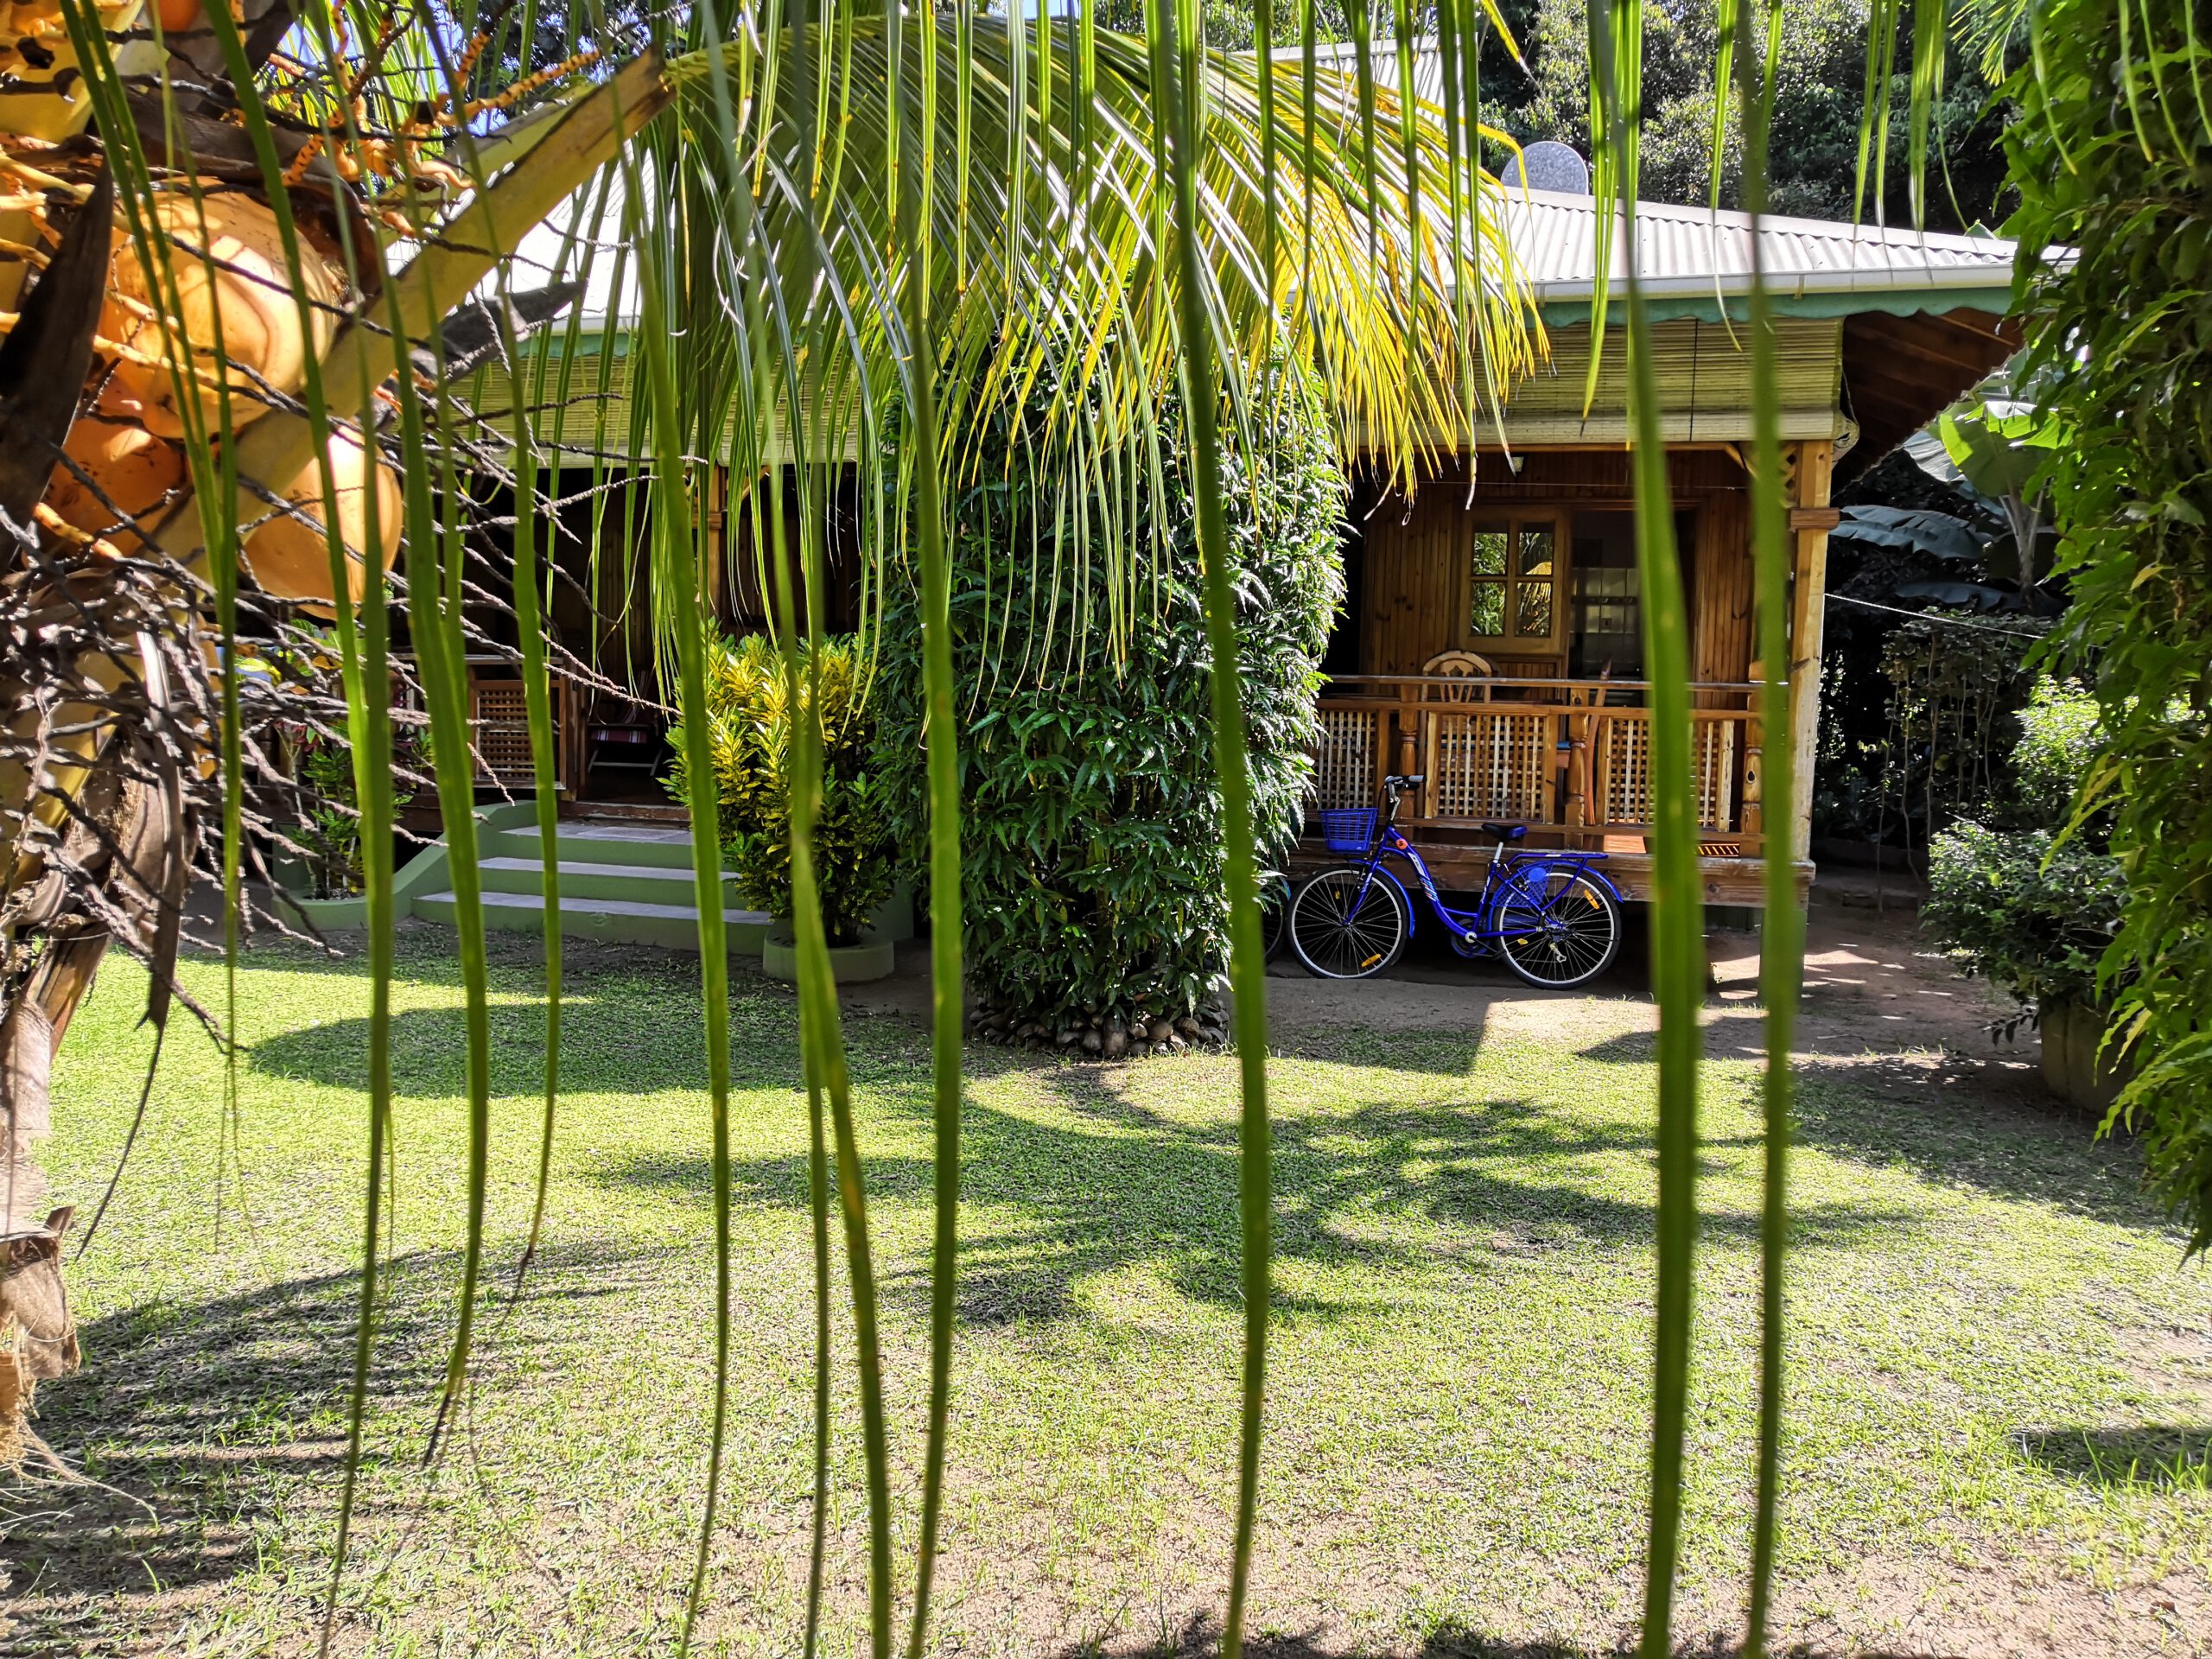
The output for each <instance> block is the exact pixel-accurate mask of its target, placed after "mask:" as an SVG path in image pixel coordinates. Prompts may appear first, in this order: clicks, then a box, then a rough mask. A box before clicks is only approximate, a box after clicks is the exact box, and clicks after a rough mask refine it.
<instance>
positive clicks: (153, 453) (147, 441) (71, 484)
mask: <svg viewBox="0 0 2212 1659" xmlns="http://www.w3.org/2000/svg"><path fill="white" fill-rule="evenodd" d="M61 448H62V451H63V453H64V454H67V456H68V457H69V458H70V460H72V461H75V462H76V463H77V465H78V466H79V467H83V468H84V469H85V472H86V475H87V476H89V477H90V478H91V479H92V481H93V482H94V483H95V484H97V485H98V486H99V489H100V493H101V494H104V495H105V496H106V497H107V499H108V500H110V501H111V502H113V503H114V504H115V505H116V506H117V507H118V508H120V509H121V510H122V512H124V514H125V515H126V516H127V517H129V518H134V519H136V520H137V521H138V522H139V523H140V524H147V523H148V520H149V516H150V515H151V514H152V513H153V512H154V511H155V510H156V508H158V507H159V506H160V505H162V500H163V499H164V498H166V497H167V496H168V493H169V492H170V491H171V490H173V489H175V488H176V487H177V486H179V485H181V484H182V483H183V482H184V472H185V467H184V451H183V450H182V449H181V448H178V447H177V446H176V445H175V444H174V443H171V442H168V441H167V440H166V439H163V438H157V437H156V436H154V435H153V434H152V433H150V432H149V431H147V430H146V429H144V428H143V427H142V426H139V425H137V424H136V423H133V422H129V421H118V420H110V419H106V418H105V417H103V416H99V415H86V416H79V419H78V420H77V422H76V423H75V424H74V425H73V426H72V427H71V428H70V429H69V436H68V439H67V442H64V443H63V444H62V446H61ZM46 504H47V505H48V506H50V507H52V508H53V509H54V512H57V513H59V514H60V516H61V518H62V519H63V520H64V522H66V523H67V524H73V525H75V526H76V527H77V528H78V529H79V530H81V531H84V532H85V533H86V535H88V536H112V535H113V534H114V533H115V531H116V530H117V529H118V525H117V523H116V515H115V514H114V513H113V512H110V511H109V510H108V509H107V507H105V505H102V504H101V502H100V499H99V496H97V495H95V494H93V493H92V491H91V490H89V489H87V488H86V487H85V486H84V484H83V483H82V482H80V481H79V479H78V477H77V475H76V474H74V473H73V472H71V471H70V470H69V469H68V468H67V467H64V466H61V465H60V464H58V463H57V464H56V465H55V467H54V475H53V477H52V478H51V479H49V480H48V483H47V486H46ZM126 551H130V552H136V551H137V549H136V548H127V549H126Z"/></svg>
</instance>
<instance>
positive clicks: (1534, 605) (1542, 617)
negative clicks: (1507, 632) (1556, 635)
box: [1513, 582, 1552, 639]
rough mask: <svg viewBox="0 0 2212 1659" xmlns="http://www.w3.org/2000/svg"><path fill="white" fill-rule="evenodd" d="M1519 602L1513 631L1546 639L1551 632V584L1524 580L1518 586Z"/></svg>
mask: <svg viewBox="0 0 2212 1659" xmlns="http://www.w3.org/2000/svg"><path fill="white" fill-rule="evenodd" d="M1519 594H1520V601H1521V602H1520V604H1519V605H1518V606H1517V607H1516V609H1515V613H1514V619H1513V631H1514V632H1516V633H1518V634H1521V635H1523V636H1525V637H1529V638H1534V639H1550V638H1551V633H1552V585H1551V583H1549V582H1522V583H1521V584H1520V588H1519Z"/></svg>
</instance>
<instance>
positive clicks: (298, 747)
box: [239, 630, 430, 899]
mask: <svg viewBox="0 0 2212 1659" xmlns="http://www.w3.org/2000/svg"><path fill="white" fill-rule="evenodd" d="M239 667H240V668H241V669H242V670H243V671H245V674H246V675H247V676H248V677H257V678H268V679H272V680H277V681H279V682H289V683H296V684H298V685H300V686H302V687H313V688H315V689H316V690H320V691H322V692H323V693H325V694H326V695H335V694H336V691H337V683H338V673H339V670H338V644H337V639H336V638H335V636H334V634H332V633H331V632H328V631H327V630H326V631H323V632H320V633H318V634H315V635H311V636H308V638H306V639H302V640H301V641H299V642H297V643H295V644H293V645H287V646H284V647H282V648H270V647H263V648H262V650H261V651H260V652H258V653H256V654H249V655H246V656H245V657H243V658H241V659H240V663H239ZM277 738H278V741H280V742H281V744H282V745H283V756H284V763H285V770H286V771H287V772H289V774H290V776H291V779H292V782H293V784H294V785H296V788H297V791H298V792H297V794H296V797H295V798H294V800H293V807H294V810H295V811H296V823H295V826H294V828H293V829H291V831H290V832H289V837H288V838H289V840H290V841H291V842H293V843H294V844H295V845H296V847H297V848H298V849H299V850H300V851H301V852H302V853H303V854H305V855H306V858H307V872H308V892H307V893H305V894H304V895H303V896H304V897H307V898H309V899H348V898H352V897H353V896H354V895H355V894H358V893H359V892H360V891H361V890H362V879H363V873H364V868H365V867H364V865H363V863H362V857H361V796H360V791H359V790H358V789H357V788H356V787H355V786H354V779H353V747H352V746H351V745H349V744H347V743H346V742H345V741H343V740H342V739H341V738H340V737H339V736H338V735H337V734H334V733H333V732H330V731H327V730H326V729H324V728H321V727H318V726H315V725H314V724H312V723H310V722H308V721H289V720H288V721H278V722H277ZM429 766H430V734H429V728H428V727H424V726H412V725H402V724H398V723H397V722H395V723H394V725H393V727H392V732H391V808H392V810H393V811H394V812H395V813H396V812H397V811H398V810H400V809H401V808H402V807H404V806H405V805H406V804H408V803H409V802H410V801H412V800H413V799H414V798H415V785H414V783H413V781H412V779H414V778H416V777H418V776H420V775H421V774H422V773H423V772H426V771H428V770H429Z"/></svg>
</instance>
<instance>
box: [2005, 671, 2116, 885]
mask: <svg viewBox="0 0 2212 1659" xmlns="http://www.w3.org/2000/svg"><path fill="white" fill-rule="evenodd" d="M2018 719H2019V722H2020V741H2018V742H2017V743H2015V744H2014V745H2013V746H2012V793H2013V802H2012V815H2013V817H2015V819H2016V820H2017V821H2018V823H2021V824H2022V825H2024V826H2029V825H2034V824H2038V823H2041V824H2060V823H2064V822H2065V821H2066V820H2067V818H2068V817H2069V815H2070V814H2071V813H2072V812H2073V810H2074V798H2075V792H2076V791H2079V790H2080V788H2081V787H2082V779H2084V778H2086V777H2088V775H2089V771H2090V768H2091V766H2094V763H2095V761H2096V759H2097V756H2098V754H2099V753H2101V751H2102V749H2103V747H2104V731H2103V728H2102V726H2101V724H2100V721H2099V711H2098V709H2097V700H2096V699H2095V698H2094V697H2093V696H2090V695H2089V694H2088V692H2086V691H2076V690H2072V689H2071V688H2069V687H2067V686H2063V685H2061V684H2060V683H2058V682H2056V681H2055V680H2050V679H2044V680H2040V681H2038V682H2037V684H2036V689H2035V691H2034V694H2033V695H2032V696H2031V697H2030V698H2029V700H2028V706H2027V707H2026V708H2024V709H2021V710H2020V712H2019V715H2018ZM2092 833H2094V834H2097V835H2098V836H2100V840H2099V843H2098V844H2099V845H2102V844H2103V843H2102V840H2101V836H2102V833H2103V831H2102V830H2101V829H2093V831H2092Z"/></svg>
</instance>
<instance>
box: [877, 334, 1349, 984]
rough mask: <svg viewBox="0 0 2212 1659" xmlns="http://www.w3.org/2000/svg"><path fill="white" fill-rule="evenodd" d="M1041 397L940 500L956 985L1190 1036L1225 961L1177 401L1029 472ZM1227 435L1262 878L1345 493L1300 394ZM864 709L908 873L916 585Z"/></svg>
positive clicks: (896, 582)
mask: <svg viewBox="0 0 2212 1659" xmlns="http://www.w3.org/2000/svg"><path fill="white" fill-rule="evenodd" d="M1058 393H1059V388H1058V387H1057V386H1056V385H1052V384H1049V383H1047V384H1040V385H1038V386H1036V387H1035V388H1033V390H1032V391H1031V393H1030V395H1029V397H1027V400H1026V401H1025V402H1023V403H1021V404H1019V405H1009V406H1007V407H1006V408H1004V409H1003V410H1001V413H1000V415H999V416H998V419H997V422H996V426H995V430H994V431H993V433H992V434H991V442H988V443H985V444H982V445H980V446H978V448H979V453H980V454H982V455H984V456H986V457H988V459H986V460H983V461H979V462H978V463H977V466H976V470H975V472H974V474H972V475H971V476H970V478H969V480H968V482H967V485H966V487H965V488H964V489H963V490H961V491H959V492H958V493H956V494H955V495H954V497H953V498H952V499H951V500H950V501H949V502H948V513H949V517H950V522H951V530H952V534H951V538H950V557H951V562H952V594H951V607H952V608H951V613H952V634H953V650H954V658H955V660H954V671H955V677H956V684H957V696H958V699H959V702H958V707H959V709H960V713H961V728H960V782H961V803H962V808H963V823H962V858H963V906H962V911H963V918H964V921H965V925H966V934H967V959H968V965H969V976H970V988H971V990H972V992H973V994H974V995H975V997H976V1001H977V1002H978V1003H979V1004H980V1005H981V1006H982V1007H984V1008H986V1009H988V1010H990V1011H992V1012H993V1013H995V1014H1001V1015H1005V1016H1007V1017H1011V1018H1020V1019H1027V1020H1037V1021H1039V1023H1040V1024H1044V1025H1046V1026H1047V1027H1064V1026H1065V1024H1066V1023H1067V1022H1070V1021H1071V1020H1075V1019H1077V1018H1078V1017H1079V1016H1086V1015H1087V1016H1089V1017H1090V1018H1091V1019H1093V1020H1096V1019H1101V1018H1115V1019H1119V1018H1125V1017H1134V1016H1135V1015H1138V1014H1151V1015H1153V1016H1154V1017H1160V1016H1169V1017H1174V1016H1185V1015H1190V1014H1196V1013H1197V1012H1198V1011H1199V1010H1200V1009H1201V1007H1204V1006H1205V1005H1206V1004H1208V1003H1209V1002H1210V1001H1211V999H1212V998H1213V996H1214V995H1215V993H1216V991H1217V988H1218V986H1219V983H1220V981H1221V978H1222V976H1223V973H1224V968H1225V965H1226V962H1227V925H1228V901H1227V897H1226V893H1225V892H1224V879H1223V849H1224V842H1223V822H1222V806H1221V797H1220V793H1219V791H1218V790H1217V788H1216V786H1215V784H1214V778H1213V760H1212V748H1211V744H1212V738H1213V720H1212V715H1211V708H1210V705H1209V702H1208V697H1209V695H1210V691H1209V677H1208V674H1209V659H1208V653H1207V650H1206V643H1205V619H1204V616H1203V613H1202V610H1201V602H1200V577H1199V562H1198V548H1197V540H1196V531H1195V525H1194V518H1193V513H1194V508H1193V505H1192V493H1191V471H1190V468H1191V461H1190V456H1189V454H1188V453H1187V451H1186V449H1185V446H1184V443H1183V441H1182V436H1181V421H1180V418H1179V415H1178V413H1177V411H1176V409H1175V407H1174V406H1173V403H1172V402H1169V403H1167V404H1166V405H1165V406H1164V407H1163V410H1162V413H1161V418H1160V422H1159V425H1158V428H1157V430H1156V432H1154V433H1152V434H1140V435H1138V436H1137V437H1136V438H1135V440H1133V441H1132V442H1130V443H1129V444H1128V445H1127V446H1125V448H1124V449H1123V450H1122V453H1120V454H1109V455H1106V456H1103V457H1101V456H1099V455H1097V454H1096V453H1094V454H1091V455H1090V456H1089V457H1088V458H1086V459H1084V460H1082V461H1069V462H1067V463H1066V464H1065V465H1060V466H1050V465H1047V464H1046V463H1045V462H1043V461H1040V460H1037V459H1036V458H1037V457H1039V456H1041V455H1045V454H1051V453H1052V441H1051V435H1052V432H1054V431H1064V430H1066V429H1068V425H1069V420H1068V416H1067V411H1066V410H1065V407H1064V408H1062V410H1060V415H1059V420H1058V423H1057V424H1055V423H1052V421H1051V419H1050V416H1049V415H1048V411H1049V410H1051V408H1052V404H1053V400H1054V399H1055V398H1056V397H1058ZM1245 416H1246V420H1245V423H1244V424H1243V429H1242V432H1241V435H1239V433H1238V430H1237V423H1236V422H1235V421H1233V420H1230V421H1224V438H1225V439H1227V440H1229V441H1230V442H1228V444H1227V446H1226V448H1225V451H1224V455H1223V459H1222V466H1223V469H1224V480H1223V481H1224V494H1225V496H1226V498H1227V509H1228V514H1229V528H1230V552H1231V557H1232V558H1233V559H1234V561H1235V563H1236V594H1237V642H1238V652H1239V658H1240V666H1241V669H1242V671H1243V702H1244V717H1245V721H1246V722H1247V725H1248V728H1249V743H1250V750H1251V767H1252V782H1253V797H1254V817H1255V824H1256V827H1257V833H1258V838H1259V852H1260V857H1261V862H1262V867H1263V868H1265V867H1266V866H1268V864H1270V863H1276V862H1280V861H1281V858H1282V857H1283V855H1285V854H1286V853H1287V851H1288V849H1289V848H1290V846H1291V844H1292V843H1293V842H1294V841H1295V839H1296V838H1297V835H1298V829H1299V823H1300V801H1301V799H1302V798H1303V797H1304V795H1305V793H1306V787H1307V784H1308V781H1309V779H1310V777H1311V773H1312V760H1311V751H1312V746H1313V739H1314V737H1315V734H1316V733H1315V716H1314V696H1315V694H1316V692H1317V690H1319V683H1320V671H1319V664H1320V658H1321V652H1322V649H1323V647H1324V646H1325V644H1326V643H1327V639H1328V635H1329V629H1330V626H1331V624H1332V621H1333V620H1334V618H1335V616H1336V613H1337V611H1338V607H1339V605H1340V604H1341V602H1342V600H1343V594H1344V575H1343V563H1342V555H1341V550H1340V547H1339V539H1338V538H1339V527H1340V521H1341V518H1342V514H1343V511H1344V495H1345V484H1344V473H1343V469H1342V467H1340V465H1339V464H1338V460H1337V457H1336V454H1335V451H1334V448H1333V445H1332V442H1331V438H1330V435H1329V432H1328V430H1327V429H1326V427H1325V424H1324V423H1323V419H1322V415H1321V409H1320V404H1319V399H1318V397H1316V395H1315V392H1314V389H1313V386H1312V385H1310V384H1309V383H1307V382H1306V381H1305V380H1304V379H1302V378H1298V377H1297V376H1296V375H1282V376H1278V377H1275V378H1274V382H1273V384H1272V385H1268V387H1267V388H1266V389H1265V390H1264V391H1262V393H1261V394H1260V395H1257V396H1255V397H1253V398H1252V400H1251V402H1250V404H1249V408H1248V409H1247V410H1246V411H1245ZM1073 424H1074V425H1075V426H1077V427H1080V426H1082V424H1083V422H1082V421H1081V420H1080V419H1077V420H1076V421H1075V422H1074V423H1073ZM1155 442H1156V448H1155V447H1154V443H1155ZM1001 458H1004V459H1001ZM1248 461H1249V462H1250V463H1253V464H1248ZM1078 479H1088V480H1090V482H1089V483H1088V484H1087V485H1084V484H1071V482H1070V481H1069V480H1078ZM874 696H875V701H876V709H877V719H878V748H877V753H878V756H879V770H880V774H881V779H882V784H883V795H882V799H883V804H884V805H885V808H886V810H887V812H888V814H889V817H890V820H891V822H892V823H893V825H894V826H895V829H896V833H897V834H898V836H899V839H900V842H901V845H902V847H904V848H905V849H906V857H907V859H908V861H909V862H911V863H912V864H913V865H915V866H917V867H918V866H919V865H920V864H921V862H922V858H923V848H924V840H925V835H926V832H927V822H928V821H927V812H926V805H925V786H924V775H923V758H922V743H921V716H922V709H923V702H922V695H921V632H920V625H919V616H918V606H917V594H916V591H915V588H914V584H913V582H912V573H911V572H908V573H907V574H906V576H905V577H904V578H899V577H894V578H893V581H892V582H891V583H890V584H889V592H888V594H887V600H886V613H885V618H884V625H883V632H882V645H881V659H880V670H879V674H878V677H877V683H876V689H875V693H874Z"/></svg>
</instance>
